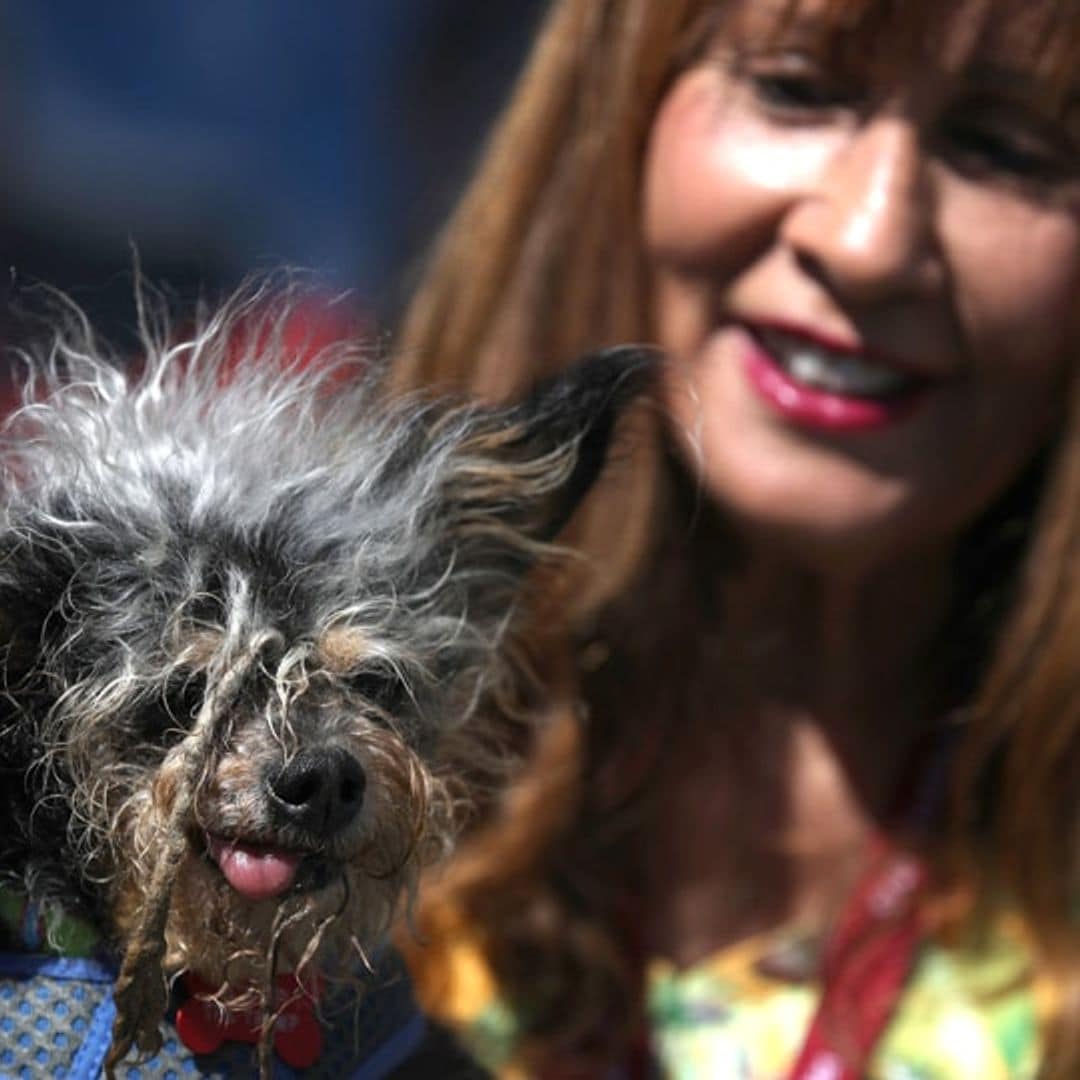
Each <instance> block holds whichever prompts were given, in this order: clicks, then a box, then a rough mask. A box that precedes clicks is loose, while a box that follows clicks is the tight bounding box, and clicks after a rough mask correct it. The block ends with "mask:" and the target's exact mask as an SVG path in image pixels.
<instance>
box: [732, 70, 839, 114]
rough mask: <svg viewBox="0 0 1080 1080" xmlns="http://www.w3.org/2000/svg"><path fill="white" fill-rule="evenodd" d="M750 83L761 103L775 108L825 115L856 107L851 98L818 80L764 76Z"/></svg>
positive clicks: (833, 86)
mask: <svg viewBox="0 0 1080 1080" xmlns="http://www.w3.org/2000/svg"><path fill="white" fill-rule="evenodd" d="M749 81H750V84H751V86H752V89H753V91H754V95H755V97H756V98H757V99H758V101H759V102H760V103H761V104H763V105H765V106H768V107H771V108H776V109H791V110H804V111H821V110H826V109H835V108H844V107H846V106H848V105H850V104H851V103H852V96H851V94H849V93H847V92H846V91H844V90H843V89H842V88H841V87H840V86H839V85H837V84H836V83H832V82H829V81H827V80H826V79H824V78H821V77H818V76H813V75H785V74H773V75H769V74H764V73H762V74H758V75H751V76H750V80H749Z"/></svg>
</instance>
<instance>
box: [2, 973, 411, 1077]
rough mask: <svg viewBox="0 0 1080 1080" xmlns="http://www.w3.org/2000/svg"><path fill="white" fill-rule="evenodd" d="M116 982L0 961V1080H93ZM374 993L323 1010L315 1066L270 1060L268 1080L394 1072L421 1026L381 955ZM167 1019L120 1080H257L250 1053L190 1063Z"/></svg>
mask: <svg viewBox="0 0 1080 1080" xmlns="http://www.w3.org/2000/svg"><path fill="white" fill-rule="evenodd" d="M114 978H115V970H114V969H112V968H111V967H110V966H109V965H107V964H104V963H102V962H100V961H98V960H95V959H84V958H77V957H56V956H47V955H42V954H27V953H0V1078H3V1080H51V1078H57V1080H59V1078H64V1080H98V1078H99V1077H100V1076H101V1075H102V1064H103V1062H104V1060H105V1054H106V1052H107V1050H108V1047H109V1039H110V1035H111V1031H112V1023H113V1018H114V1016H115V1014H116V1010H115V1008H114V1006H113V1000H112V986H113V980H114ZM373 983H374V986H373V989H371V990H370V991H369V992H368V993H367V995H366V996H365V997H364V999H363V1005H362V1007H360V1008H357V1007H356V999H355V995H354V994H348V995H345V994H341V995H338V996H337V997H334V996H331V997H330V998H329V999H328V1000H327V1001H326V1002H325V1003H323V1005H322V1006H321V1008H320V1012H321V1014H322V1016H323V1019H324V1020H325V1021H326V1025H325V1030H324V1035H325V1043H324V1047H323V1051H322V1054H321V1055H320V1058H319V1061H318V1062H317V1063H316V1064H315V1065H314V1066H313V1067H312V1068H310V1069H303V1070H296V1069H291V1068H289V1067H288V1066H287V1065H285V1064H284V1063H283V1062H281V1061H278V1060H276V1059H275V1062H274V1080H294V1078H296V1080H299V1078H301V1077H302V1078H304V1080H309V1078H310V1080H320V1078H327V1080H330V1078H333V1080H346V1078H348V1080H380V1078H381V1077H384V1076H386V1075H388V1074H389V1073H390V1072H392V1071H393V1070H394V1069H396V1068H397V1067H398V1066H399V1065H400V1064H402V1062H404V1061H405V1060H406V1059H407V1058H408V1057H409V1055H410V1054H412V1053H413V1051H414V1050H415V1049H416V1048H417V1047H418V1046H419V1044H420V1043H421V1041H422V1040H423V1038H424V1034H425V1023H424V1019H423V1016H422V1015H421V1014H420V1012H419V1011H418V1009H417V1007H416V1003H415V1001H414V1000H413V993H412V987H411V984H410V983H409V979H408V976H407V974H406V972H405V969H404V966H403V965H402V963H401V962H400V960H399V959H398V958H397V957H396V955H394V954H393V953H390V952H388V953H387V954H385V956H384V957H383V959H382V961H381V962H380V964H379V969H378V971H377V974H376V976H375V978H374V979H373ZM171 1015H172V1014H171V1013H170V1017H169V1018H168V1019H167V1020H166V1021H165V1022H163V1023H162V1027H161V1033H162V1038H163V1040H164V1044H163V1046H162V1049H161V1052H160V1053H159V1054H158V1055H157V1056H156V1057H155V1058H153V1059H152V1060H150V1061H145V1062H139V1063H137V1064H136V1063H134V1061H133V1063H132V1064H130V1065H128V1064H123V1065H121V1066H120V1067H119V1068H118V1069H117V1076H118V1077H120V1078H121V1080H183V1078H185V1077H192V1078H194V1077H200V1078H202V1077H213V1078H215V1080H226V1078H228V1077H247V1078H250V1077H251V1076H253V1075H254V1074H255V1051H254V1048H253V1047H252V1046H249V1045H245V1044H243V1043H227V1044H226V1045H225V1046H223V1047H222V1048H221V1050H219V1051H217V1052H216V1053H213V1054H206V1055H195V1054H193V1053H192V1052H191V1051H190V1050H188V1049H187V1047H185V1046H184V1045H183V1043H181V1041H180V1040H179V1038H177V1035H176V1031H175V1029H174V1028H173V1026H172V1024H171Z"/></svg>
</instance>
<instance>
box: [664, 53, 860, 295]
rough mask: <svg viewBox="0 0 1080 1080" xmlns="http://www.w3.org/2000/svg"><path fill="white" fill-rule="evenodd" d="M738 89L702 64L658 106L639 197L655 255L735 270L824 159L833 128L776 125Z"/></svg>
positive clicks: (765, 241)
mask: <svg viewBox="0 0 1080 1080" xmlns="http://www.w3.org/2000/svg"><path fill="white" fill-rule="evenodd" d="M745 93H746V92H745V90H741V89H737V88H733V87H725V86H724V85H722V80H721V79H720V77H719V76H718V74H717V73H716V72H715V71H713V70H712V69H695V70H694V71H691V72H688V73H687V74H686V75H684V76H683V77H682V78H681V79H680V80H679V81H678V82H677V83H676V84H675V86H674V87H673V88H672V90H671V92H670V93H669V94H668V96H667V98H666V99H665V100H664V102H663V104H662V105H661V107H660V109H659V111H658V113H657V116H656V120H655V122H654V124H653V129H652V133H651V137H650V141H649V145H648V150H647V155H646V164H645V183H644V198H643V232H644V240H645V246H646V250H647V252H648V253H649V254H650V256H651V257H652V259H653V260H654V261H655V262H658V263H671V264H673V265H676V266H682V267H685V268H688V269H689V268H692V267H693V268H697V269H699V270H700V271H702V272H706V271H711V272H713V273H714V274H716V275H719V276H721V277H723V276H725V274H733V273H736V272H737V271H738V270H739V269H740V268H741V267H742V266H743V265H745V264H748V263H749V262H750V261H751V260H752V259H753V258H754V257H755V256H756V255H758V254H759V253H760V252H761V251H762V250H763V249H767V248H768V246H769V245H770V243H771V241H772V239H773V237H774V236H775V230H776V228H777V225H778V218H779V216H780V215H782V213H783V210H784V209H785V207H786V206H787V205H788V202H789V200H790V199H791V198H792V197H797V196H798V195H799V194H800V193H802V192H804V191H807V190H811V189H812V188H813V185H814V184H815V183H816V182H817V180H818V178H819V177H820V175H821V173H822V170H824V169H826V168H827V167H828V162H829V160H830V158H831V156H832V154H833V153H835V151H836V148H837V145H838V143H839V141H840V140H841V139H842V132H840V131H838V130H836V129H832V128H828V127H820V128H795V127H788V128H778V127H777V126H776V125H775V124H772V123H769V122H766V121H765V120H764V119H763V118H762V117H761V116H759V115H756V114H755V113H754V112H753V110H752V109H751V107H750V106H749V105H748V103H747V102H746V101H745V100H743V98H744V97H745Z"/></svg>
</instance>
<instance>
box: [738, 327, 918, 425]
mask: <svg viewBox="0 0 1080 1080" xmlns="http://www.w3.org/2000/svg"><path fill="white" fill-rule="evenodd" d="M743 329H744V331H745V335H744V348H743V350H742V358H741V359H742V364H743V370H744V372H745V374H746V377H747V381H748V382H749V384H750V386H751V388H752V389H753V390H754V391H755V393H756V394H757V395H758V396H759V397H760V398H762V399H763V400H764V401H765V403H766V404H767V405H768V406H769V407H770V408H771V409H772V410H773V411H774V412H776V413H779V414H780V416H782V417H783V418H784V419H785V420H788V421H790V422H792V423H794V424H797V425H800V426H804V427H810V428H818V429H821V430H824V431H830V432H843V431H851V432H857V431H867V430H872V429H875V428H881V427H886V426H889V425H892V424H894V423H897V422H899V421H900V420H902V419H904V418H906V417H907V416H909V415H910V414H911V412H912V411H913V410H914V409H915V408H917V407H918V405H919V403H920V402H921V401H922V400H923V399H924V397H925V396H926V391H927V389H928V388H929V387H930V386H931V385H932V382H933V380H931V379H930V378H928V377H926V376H923V375H918V374H915V373H913V372H912V371H910V370H904V369H902V368H901V367H899V366H897V365H893V364H889V363H885V362H883V361H881V360H879V359H878V358H876V357H871V356H870V355H869V354H868V353H867V352H865V351H863V350H860V349H857V348H852V347H849V346H840V345H833V344H831V343H827V342H825V341H823V340H821V339H819V338H817V337H816V336H814V335H810V334H808V333H804V332H800V331H798V330H792V329H788V328H786V327H779V326H775V325H767V324H760V323H756V324H750V325H746V326H744V328H743Z"/></svg>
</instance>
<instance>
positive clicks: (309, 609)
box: [0, 291, 649, 1074]
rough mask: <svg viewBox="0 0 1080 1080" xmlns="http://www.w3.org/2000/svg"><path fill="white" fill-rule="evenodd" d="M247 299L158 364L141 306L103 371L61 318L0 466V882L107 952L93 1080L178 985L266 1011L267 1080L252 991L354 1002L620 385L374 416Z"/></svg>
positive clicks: (616, 373) (444, 824) (586, 479)
mask: <svg viewBox="0 0 1080 1080" xmlns="http://www.w3.org/2000/svg"><path fill="white" fill-rule="evenodd" d="M144 307H145V305H144ZM267 308H268V298H267V297H266V296H264V295H262V294H260V293H259V292H258V291H256V292H254V293H250V294H248V295H246V296H245V297H240V298H238V299H236V300H234V301H233V302H232V303H231V304H229V305H227V306H226V308H225V309H223V310H221V311H218V312H216V313H213V314H211V315H209V316H207V317H205V318H203V319H202V320H200V323H199V326H198V329H197V330H196V331H195V332H194V333H193V334H191V335H189V336H188V337H187V340H184V341H181V342H177V341H175V340H174V339H173V336H172V333H171V331H170V330H169V328H168V327H167V325H166V323H165V321H164V320H163V319H161V318H159V317H157V316H155V315H154V314H153V312H151V311H148V310H145V309H144V310H143V311H142V317H141V326H142V331H143V332H142V338H143V340H142V349H143V350H144V352H145V357H144V359H143V360H142V362H141V363H140V364H139V365H137V368H128V370H125V369H124V366H123V365H122V364H117V363H115V362H114V361H113V360H110V359H108V358H103V356H102V354H101V351H100V349H99V346H98V345H97V343H96V342H95V339H94V336H93V334H92V332H91V330H90V328H89V327H87V326H86V325H85V324H84V323H83V322H82V321H81V319H80V318H79V317H78V315H77V313H69V314H71V318H69V319H68V320H67V322H68V323H69V325H68V326H67V327H66V329H65V331H64V332H63V333H61V334H60V335H59V336H58V337H57V339H56V341H55V343H54V344H53V347H52V349H51V352H50V354H49V355H48V356H47V358H45V359H44V360H43V361H41V362H38V363H37V364H36V365H35V366H34V367H33V368H32V379H31V381H30V383H29V386H28V390H27V392H26V404H25V405H24V407H23V408H22V409H21V410H20V411H19V413H17V414H16V416H15V417H14V418H13V420H12V421H11V422H10V423H9V425H8V430H7V439H6V442H5V444H4V446H3V449H2V457H0V467H2V471H3V483H4V489H3V492H4V494H3V498H4V506H3V515H2V519H0V641H2V642H3V645H4V648H3V654H2V655H3V678H4V687H3V691H4V693H3V697H2V699H0V781H2V785H3V788H2V795H0V800H2V802H0V813H2V818H0V881H2V882H3V883H4V884H5V886H6V887H7V888H8V889H15V890H18V892H19V893H20V894H21V895H24V896H26V897H29V898H30V900H32V901H34V902H36V903H37V904H38V905H39V906H41V907H44V908H49V907H50V906H51V907H55V908H62V909H63V910H64V911H69V912H74V913H76V914H82V915H84V916H87V917H89V919H90V920H91V921H92V922H93V924H94V925H95V926H96V927H97V928H98V929H99V930H100V931H101V933H102V934H103V936H104V939H105V941H106V943H107V945H108V946H109V948H110V949H111V950H112V952H113V955H115V956H116V957H117V960H118V963H119V974H118V978H117V981H116V985H115V991H114V999H115V1006H116V1021H115V1025H114V1026H113V1030H112V1044H111V1049H110V1052H109V1057H108V1062H107V1071H108V1072H110V1074H111V1072H112V1070H113V1068H114V1067H115V1066H116V1065H117V1064H118V1063H119V1062H121V1061H122V1060H123V1059H124V1058H125V1056H126V1055H127V1054H128V1052H129V1051H130V1050H131V1049H132V1047H133V1046H135V1047H137V1048H138V1050H139V1051H141V1052H142V1053H144V1054H149V1053H154V1052H156V1051H157V1050H158V1049H159V1047H160V1044H161V1036H160V1034H159V1024H160V1022H161V1019H162V1016H163V1015H164V1014H165V1012H166V1009H167V1006H168V995H169V986H170V984H171V983H172V981H173V980H174V977H175V976H177V975H178V974H179V973H189V974H192V975H194V976H197V977H198V979H199V980H200V984H201V985H202V986H203V987H204V988H206V989H207V992H208V993H209V994H210V995H211V996H213V998H214V1000H215V1001H217V1002H219V1003H220V1005H221V1007H222V1009H223V1010H225V1011H226V1014H229V1013H231V1011H234V1010H237V1009H246V1008H249V1007H250V1006H251V1005H252V1003H253V1002H255V1003H261V1005H262V1006H264V1007H265V1015H266V1017H267V1019H266V1020H265V1021H264V1022H262V1024H261V1028H260V1038H259V1044H260V1045H259V1064H260V1068H261V1069H262V1070H263V1071H264V1072H266V1071H268V1069H269V1067H270V1065H269V1063H270V1050H269V1043H270V1039H271V1029H272V1025H273V1019H274V1016H275V1014H277V1015H280V1014H281V1011H282V1009H283V1007H284V1006H283V1004H282V1002H281V1001H280V1000H279V999H280V983H279V981H278V980H279V977H280V976H281V974H282V973H286V972H287V973H292V974H293V975H294V976H295V979H296V981H295V984H294V990H293V991H292V993H293V995H294V996H297V995H300V996H303V995H306V994H308V993H309V992H311V988H313V987H315V986H316V985H325V984H326V983H327V982H329V983H331V984H332V983H334V982H335V980H345V981H347V980H353V979H356V977H357V972H358V970H359V969H361V968H362V967H363V966H364V965H365V964H366V963H367V957H368V955H369V953H370V951H371V950H372V949H373V948H377V947H378V945H379V943H380V942H381V941H382V940H383V938H384V936H385V934H386V931H387V928H388V926H389V924H390V921H391V919H392V917H393V916H394V914H395V912H396V911H397V910H398V909H399V905H400V902H401V900H402V898H403V897H407V896H408V895H409V893H410V890H411V889H412V888H413V886H414V884H415V882H416V878H417V874H418V871H419V869H420V868H421V867H422V866H423V865H425V864H426V863H428V862H429V861H430V860H431V859H433V858H435V857H436V856H438V855H439V854H441V853H443V852H444V851H445V850H446V848H447V846H448V844H449V843H450V842H451V840H452V838H453V834H454V830H455V821H456V816H457V815H456V812H455V804H456V801H457V800H459V799H460V798H461V797H462V795H463V794H466V795H467V792H464V793H463V791H462V787H463V784H462V783H461V780H460V778H461V777H463V776H466V775H469V774H470V773H473V772H475V770H476V765H477V761H478V759H479V758H480V757H481V756H482V755H484V754H489V753H490V752H491V746H492V733H491V732H490V731H486V730H485V725H484V723H483V719H482V718H483V709H482V708H480V707H479V705H480V703H482V702H483V701H484V700H486V699H488V698H489V697H490V695H493V694H497V693H498V691H499V687H500V685H501V683H502V682H503V681H504V680H505V679H506V678H507V677H508V671H509V667H510V665H511V661H510V654H511V652H512V650H511V649H510V648H509V647H508V642H509V640H510V639H511V637H512V627H513V620H514V614H515V608H516V607H517V606H518V605H519V600H520V595H519V594H520V592H521V589H522V586H523V580H524V578H525V576H526V574H527V572H528V571H529V570H530V568H531V567H533V566H534V564H535V563H536V561H537V560H538V559H540V558H543V557H545V556H546V555H547V554H548V553H550V551H551V547H550V541H551V540H552V539H553V537H554V536H555V534H556V532H557V531H558V530H559V528H560V527H561V525H562V524H563V523H564V522H565V520H566V519H567V518H568V516H569V515H570V513H571V512H572V511H573V509H574V507H575V506H576V505H577V503H578V501H579V500H580V498H581V497H582V496H583V495H584V493H585V492H586V490H587V489H588V488H589V486H590V485H591V483H592V482H593V480H594V478H595V477H596V476H597V474H598V472H599V470H600V468H601V466H602V463H603V461H604V457H605V454H606V451H607V446H608V442H609V437H610V435H611V431H612V427H613V424H614V421H615V419H616V417H617V415H618V414H619V412H620V411H621V410H622V409H623V407H624V406H625V405H626V404H627V403H628V402H629V401H630V400H631V399H632V398H633V397H634V396H635V394H636V393H637V392H638V391H639V390H640V388H641V387H642V385H643V383H644V381H645V376H646V372H647V370H648V368H649V361H648V359H647V357H646V355H645V354H644V353H642V352H640V351H637V350H632V349H623V350H613V351H609V352H607V353H604V354H601V355H599V356H596V357H593V358H591V359H589V360H586V361H583V362H582V363H580V364H579V365H577V366H575V367H573V368H572V369H570V370H569V371H567V373H566V374H565V375H563V376H561V377H558V378H556V379H554V380H552V381H550V382H549V383H546V384H543V385H541V386H540V387H538V388H537V389H536V390H535V392H534V393H533V394H532V395H531V396H530V397H528V398H527V399H526V400H525V401H524V402H521V403H518V404H515V405H512V406H506V407H485V406H480V405H477V404H468V403H464V402H460V401H459V402H456V403H448V402H445V401H440V400H434V401H433V400H426V401H424V400H420V399H417V398H411V399H409V400H403V401H397V402H390V401H387V400H384V399H383V396H382V395H380V393H379V384H380V378H379V374H378V365H370V364H369V365H368V368H369V369H370V370H368V371H367V373H365V368H364V365H363V363H362V362H358V359H357V356H356V355H355V354H351V353H350V351H349V350H348V349H345V348H338V349H336V350H334V351H332V352H331V353H329V354H325V353H324V354H323V355H320V356H318V357H317V358H315V361H314V362H311V363H305V362H303V361H302V359H299V358H298V357H297V356H295V355H289V353H288V351H287V348H286V345H285V342H286V339H287V334H286V331H285V327H286V325H287V322H288V305H287V304H286V305H275V304H273V303H270V304H269V308H270V309H271V310H274V311H275V312H276V313H275V314H274V316H273V317H271V318H267V317H265V316H259V315H258V312H260V311H263V312H265V311H266V310H267ZM276 984H277V986H278V989H277V990H275V985H276ZM275 995H277V996H275Z"/></svg>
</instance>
